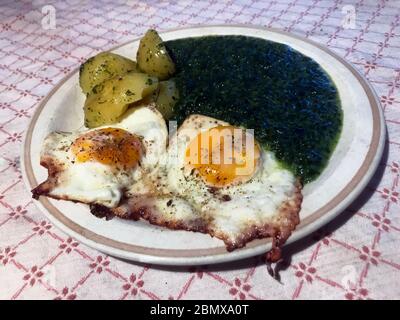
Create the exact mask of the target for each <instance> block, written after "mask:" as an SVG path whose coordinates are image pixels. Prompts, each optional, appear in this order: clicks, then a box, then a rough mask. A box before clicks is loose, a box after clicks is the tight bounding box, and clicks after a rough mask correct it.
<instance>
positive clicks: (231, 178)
mask: <svg viewBox="0 0 400 320" xmlns="http://www.w3.org/2000/svg"><path fill="white" fill-rule="evenodd" d="M259 158H260V148H259V146H258V144H257V143H256V141H255V140H254V137H253V135H251V134H249V133H248V132H247V131H246V130H244V129H241V128H235V127H232V126H217V127H214V128H211V129H209V130H207V131H204V132H201V133H199V134H198V135H197V136H196V137H195V138H194V139H192V140H191V141H190V142H189V145H188V147H187V149H186V152H185V166H186V167H189V168H190V169H191V174H193V173H194V171H197V172H198V173H199V175H200V177H201V178H202V179H203V181H204V182H205V183H206V184H207V185H210V186H212V187H217V188H218V187H225V186H228V185H234V184H239V183H243V182H246V181H248V180H249V179H251V177H252V176H253V175H254V172H255V171H256V167H257V164H258V161H259Z"/></svg>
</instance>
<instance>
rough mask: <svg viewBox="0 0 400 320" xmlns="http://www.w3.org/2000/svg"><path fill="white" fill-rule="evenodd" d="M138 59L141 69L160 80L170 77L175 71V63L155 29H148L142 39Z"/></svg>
mask: <svg viewBox="0 0 400 320" xmlns="http://www.w3.org/2000/svg"><path fill="white" fill-rule="evenodd" d="M136 60H137V63H138V67H139V69H140V70H142V71H143V72H145V73H147V74H150V75H152V76H156V77H158V78H159V79H160V80H165V79H168V78H169V77H171V75H173V74H174V73H175V64H174V62H173V61H172V59H171V57H170V56H169V54H168V52H167V49H166V48H165V45H164V44H163V41H162V39H161V38H160V36H159V35H158V33H157V31H155V30H152V29H150V30H148V31H147V32H146V34H145V35H144V37H143V38H142V39H141V40H140V44H139V50H138V52H137V55H136Z"/></svg>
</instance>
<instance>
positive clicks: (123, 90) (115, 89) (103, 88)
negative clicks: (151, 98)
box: [84, 72, 158, 128]
mask: <svg viewBox="0 0 400 320" xmlns="http://www.w3.org/2000/svg"><path fill="white" fill-rule="evenodd" d="M157 88H158V79H157V78H155V77H151V76H149V75H147V74H144V73H134V72H129V73H127V74H125V75H123V76H117V77H114V78H111V79H108V80H105V81H104V82H102V83H101V84H98V85H97V86H95V87H94V88H93V90H92V92H91V93H90V94H89V95H88V97H87V98H86V101H85V106H84V114H85V125H86V126H87V127H89V128H94V127H98V126H101V125H105V124H110V123H115V122H117V121H118V118H119V117H120V116H121V115H122V114H123V113H124V112H125V111H126V109H127V108H128V105H129V104H131V103H133V102H136V101H139V100H141V99H143V98H144V97H146V96H148V95H151V94H152V93H153V92H154V91H155V90H156V89H157Z"/></svg>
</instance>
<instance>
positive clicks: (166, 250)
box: [22, 25, 385, 265]
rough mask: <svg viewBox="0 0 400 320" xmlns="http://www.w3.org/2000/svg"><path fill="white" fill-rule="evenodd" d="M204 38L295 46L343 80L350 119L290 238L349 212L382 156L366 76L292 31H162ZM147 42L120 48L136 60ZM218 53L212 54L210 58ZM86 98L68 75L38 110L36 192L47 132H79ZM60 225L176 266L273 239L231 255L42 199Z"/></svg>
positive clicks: (28, 169) (204, 241)
mask: <svg viewBox="0 0 400 320" xmlns="http://www.w3.org/2000/svg"><path fill="white" fill-rule="evenodd" d="M204 35H246V36H253V37H259V38H264V39H268V40H272V41H276V42H280V43H285V44H287V45H290V46H291V47H293V48H294V49H295V50H297V51H300V52H301V53H302V54H304V55H306V56H309V57H311V58H312V59H314V60H315V61H316V62H317V63H319V64H320V65H321V66H322V68H323V69H325V71H326V72H327V73H328V74H329V75H330V76H331V78H332V79H333V81H334V82H335V84H336V86H337V88H338V90H339V94H340V99H341V102H342V108H343V114H344V120H343V130H342V134H341V137H340V140H339V142H338V145H337V147H336V149H335V151H334V153H333V154H332V157H331V159H330V161H329V164H328V166H327V167H326V169H325V170H324V171H323V173H322V174H321V176H320V177H319V178H318V179H317V180H315V181H313V182H312V183H310V184H307V185H306V186H305V187H304V190H303V195H304V201H303V204H302V210H301V212H300V217H301V224H300V225H299V226H298V227H297V229H296V231H295V232H294V233H293V235H292V236H291V237H290V238H289V240H288V243H290V242H293V241H295V240H298V239H300V238H302V237H304V236H306V235H307V234H309V233H310V232H312V231H314V230H316V229H317V228H319V227H321V226H322V225H324V224H325V223H327V222H328V221H330V220H331V219H333V218H334V217H335V216H337V215H338V214H339V213H340V212H341V211H343V210H344V209H345V208H346V207H347V206H348V205H349V204H350V203H351V202H352V201H353V200H354V199H355V198H356V197H357V195H359V193H360V192H361V191H362V190H363V189H364V187H365V186H366V184H367V182H368V181H369V179H370V178H371V177H372V175H373V173H374V171H375V169H376V167H377V165H378V163H379V160H380V158H381V155H382V151H383V145H384V139H385V124H384V121H383V115H382V111H381V109H380V107H379V102H378V100H377V98H376V95H375V94H374V92H373V90H372V89H371V87H370V86H369V85H368V84H367V82H366V80H365V79H364V78H363V77H362V76H361V75H360V74H359V73H358V72H357V71H356V70H355V69H354V68H353V67H351V66H350V65H349V64H348V63H346V62H345V61H344V60H343V59H341V58H340V57H338V56H337V55H335V54H334V53H332V52H331V51H329V50H327V49H326V48H324V47H322V46H320V45H318V44H316V43H313V42H311V41H310V40H308V39H303V38H300V37H298V36H294V35H292V34H288V33H284V32H281V31H277V30H271V29H261V28H254V27H246V26H226V25H225V26H207V27H193V28H186V29H179V30H172V31H167V32H163V33H161V36H162V38H163V39H164V40H171V39H177V38H185V37H197V36H204ZM138 43H139V40H138V39H137V40H134V41H132V42H130V43H127V44H125V45H122V46H120V47H118V48H116V49H115V50H114V52H116V53H119V54H121V55H123V56H126V57H129V58H134V57H135V53H136V50H137V47H138ZM210 58H212V57H210ZM84 99H85V97H84V95H83V94H82V93H81V90H80V88H79V84H78V70H75V71H74V72H73V73H72V74H71V75H69V76H68V77H66V78H65V79H64V80H63V81H61V83H59V84H58V85H57V86H56V87H55V88H54V89H53V90H52V91H51V92H50V94H49V95H48V96H47V98H46V99H45V100H44V101H43V102H42V103H41V105H40V106H39V107H38V108H37V110H36V113H35V114H34V116H33V118H32V122H31V123H30V125H29V128H28V130H27V132H26V136H25V141H24V146H23V148H24V149H23V156H22V165H23V173H24V179H25V182H26V184H27V186H28V188H29V189H32V188H34V187H36V186H37V185H38V182H41V181H43V180H45V179H46V177H47V171H46V170H45V169H44V168H43V167H41V166H40V164H39V152H40V148H41V145H42V141H43V139H44V138H45V136H46V135H47V134H48V133H49V132H51V131H54V130H62V131H71V130H76V129H79V128H80V127H81V126H82V123H83V112H82V106H83V103H84ZM35 203H36V204H37V206H38V207H39V208H40V209H41V210H42V211H43V213H44V214H46V216H47V217H48V218H49V219H50V220H51V221H52V222H53V223H54V224H55V225H57V226H58V227H59V228H60V229H62V230H63V231H64V232H66V233H67V234H69V235H71V236H73V237H75V238H76V239H78V240H79V241H81V242H83V243H85V244H87V245H89V246H91V247H93V248H96V249H98V250H100V251H103V252H105V253H107V254H110V255H113V256H117V257H121V258H125V259H129V260H134V261H140V262H147V263H156V264H168V265H196V264H211V263H219V262H226V261H232V260H236V259H240V258H246V257H249V256H253V255H256V254H261V253H263V252H266V251H267V250H268V249H269V248H270V246H271V242H270V240H267V239H264V240H255V241H252V242H251V243H249V244H247V246H246V247H245V248H243V249H240V250H236V251H234V252H231V253H228V252H227V251H226V250H225V246H224V244H223V242H222V241H220V240H218V239H213V238H211V237H210V236H208V235H204V234H200V233H193V232H186V231H172V230H168V229H164V228H159V227H156V226H152V225H150V224H148V223H147V222H144V221H138V222H134V221H125V220H120V219H113V220H111V221H104V220H101V219H98V218H96V217H94V216H93V215H92V214H90V212H89V209H88V207H87V206H86V205H83V204H76V203H72V202H67V201H57V200H52V199H48V198H45V197H41V198H40V200H39V201H35Z"/></svg>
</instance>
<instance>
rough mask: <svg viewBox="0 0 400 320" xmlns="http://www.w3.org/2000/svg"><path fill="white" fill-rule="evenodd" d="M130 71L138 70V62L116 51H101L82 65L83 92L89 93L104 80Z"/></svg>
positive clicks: (80, 74)
mask: <svg viewBox="0 0 400 320" xmlns="http://www.w3.org/2000/svg"><path fill="white" fill-rule="evenodd" d="M128 71H137V66H136V62H134V61H132V60H130V59H127V58H124V57H122V56H120V55H118V54H115V53H111V52H101V53H99V54H98V55H96V56H94V57H92V58H90V59H88V60H87V61H86V62H85V63H84V64H82V65H81V67H80V70H79V84H80V86H81V88H82V91H83V93H85V94H88V93H89V92H90V91H91V90H92V89H93V88H94V87H95V86H96V85H98V84H100V83H102V82H103V81H104V80H107V79H110V78H112V77H115V76H117V75H123V74H124V73H126V72H128Z"/></svg>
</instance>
